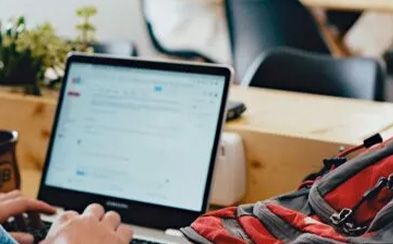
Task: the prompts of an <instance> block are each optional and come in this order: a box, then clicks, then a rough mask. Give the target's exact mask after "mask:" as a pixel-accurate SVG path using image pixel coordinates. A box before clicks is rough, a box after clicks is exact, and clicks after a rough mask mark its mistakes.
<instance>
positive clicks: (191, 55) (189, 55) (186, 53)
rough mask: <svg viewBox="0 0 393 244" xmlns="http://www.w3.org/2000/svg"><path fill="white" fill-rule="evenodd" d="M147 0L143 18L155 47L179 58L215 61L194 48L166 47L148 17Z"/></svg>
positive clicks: (143, 6) (143, 5) (143, 8)
mask: <svg viewBox="0 0 393 244" xmlns="http://www.w3.org/2000/svg"><path fill="white" fill-rule="evenodd" d="M145 1H146V0H142V1H141V2H142V4H141V5H142V14H143V19H144V22H145V24H146V28H147V33H148V35H149V37H150V40H151V42H152V44H153V46H154V48H155V49H156V50H157V51H158V52H160V53H162V54H164V55H168V56H173V57H177V58H181V59H201V60H202V61H204V62H207V63H214V60H212V59H211V58H209V57H207V56H205V55H203V54H201V53H199V52H197V51H194V50H188V49H176V50H173V49H169V48H166V47H164V46H163V45H162V44H161V42H160V40H159V39H158V38H157V36H156V34H155V33H154V28H153V25H152V23H151V22H150V20H149V18H148V17H147V14H146V9H145V8H146V4H145Z"/></svg>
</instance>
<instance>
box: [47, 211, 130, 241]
mask: <svg viewBox="0 0 393 244" xmlns="http://www.w3.org/2000/svg"><path fill="white" fill-rule="evenodd" d="M132 234H133V233H132V230H131V228H130V227H129V226H127V225H124V224H121V219H120V215H119V214H117V213H116V212H113V211H109V212H106V213H105V210H104V208H103V207H102V206H101V205H98V204H91V205H89V206H88V207H87V208H86V209H85V211H84V212H83V214H82V215H79V214H78V213H77V212H75V211H67V212H64V213H63V214H62V215H61V216H60V217H59V218H58V219H57V220H56V221H55V222H54V223H53V225H52V227H51V229H50V230H49V233H48V235H47V237H46V239H45V240H44V241H43V242H41V244H50V243H67V244H79V243H97V244H100V243H114V244H122V243H127V244H128V243H129V242H130V241H131V239H132Z"/></svg>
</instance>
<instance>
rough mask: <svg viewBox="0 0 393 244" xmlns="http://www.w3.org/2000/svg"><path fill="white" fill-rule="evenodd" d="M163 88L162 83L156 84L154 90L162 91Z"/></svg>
mask: <svg viewBox="0 0 393 244" xmlns="http://www.w3.org/2000/svg"><path fill="white" fill-rule="evenodd" d="M162 90H163V88H162V86H160V85H156V86H154V91H155V92H162Z"/></svg>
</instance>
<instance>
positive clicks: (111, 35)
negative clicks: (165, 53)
mask: <svg viewBox="0 0 393 244" xmlns="http://www.w3.org/2000/svg"><path fill="white" fill-rule="evenodd" d="M85 5H94V6H96V7H97V10H98V14H97V15H96V17H95V18H94V19H93V22H94V23H95V25H96V27H97V39H98V40H100V41H110V40H132V41H134V42H135V43H136V44H137V46H138V49H139V51H140V53H141V54H142V55H144V56H152V55H154V52H153V51H152V48H151V44H150V41H149V38H148V37H147V33H146V30H145V25H144V23H143V19H142V13H141V6H140V1H139V0H0V20H1V21H2V22H5V21H6V20H8V19H9V18H11V17H13V16H19V15H24V16H25V17H26V19H27V22H28V25H29V26H34V25H37V24H39V23H42V22H45V21H49V22H51V23H52V24H53V25H54V26H55V28H56V30H57V31H58V33H59V34H61V35H63V36H65V37H68V38H74V37H75V35H76V31H75V28H74V27H75V25H76V23H77V20H78V19H77V17H76V16H75V10H76V9H77V8H78V7H81V6H85Z"/></svg>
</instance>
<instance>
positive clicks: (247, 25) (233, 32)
mask: <svg viewBox="0 0 393 244" xmlns="http://www.w3.org/2000/svg"><path fill="white" fill-rule="evenodd" d="M225 5H226V6H225V8H226V14H227V19H228V30H229V35H230V39H231V48H232V56H233V59H234V60H233V64H234V67H235V70H236V72H237V78H238V80H242V78H243V76H244V74H245V72H246V70H247V69H248V67H249V66H250V65H251V63H252V62H253V61H254V60H255V58H257V57H258V55H259V54H260V53H262V52H263V51H265V50H268V49H270V48H272V47H277V46H289V47H294V48H298V49H303V50H309V51H313V52H319V53H326V54H329V53H330V51H329V48H328V46H327V44H326V43H325V41H324V40H323V38H322V36H321V33H320V32H319V29H318V26H317V24H316V22H315V20H314V18H313V17H312V15H311V14H310V13H309V12H308V10H307V9H306V8H305V7H304V6H303V5H302V4H301V3H300V2H299V1H298V0H226V1H225Z"/></svg>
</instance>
